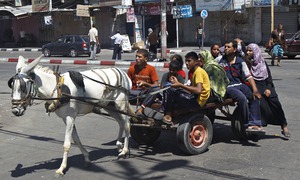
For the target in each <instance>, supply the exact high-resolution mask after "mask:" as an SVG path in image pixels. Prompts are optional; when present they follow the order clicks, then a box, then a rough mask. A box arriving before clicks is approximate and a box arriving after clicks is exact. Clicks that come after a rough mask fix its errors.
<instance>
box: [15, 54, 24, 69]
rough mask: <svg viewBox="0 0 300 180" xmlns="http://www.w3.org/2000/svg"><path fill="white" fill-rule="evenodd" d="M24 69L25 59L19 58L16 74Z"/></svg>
mask: <svg viewBox="0 0 300 180" xmlns="http://www.w3.org/2000/svg"><path fill="white" fill-rule="evenodd" d="M23 67H25V59H24V57H23V56H19V59H18V64H17V66H16V73H18V72H20V71H21V69H22V68H23Z"/></svg>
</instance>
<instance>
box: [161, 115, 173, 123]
mask: <svg viewBox="0 0 300 180" xmlns="http://www.w3.org/2000/svg"><path fill="white" fill-rule="evenodd" d="M162 121H163V122H164V123H166V124H172V117H171V116H170V115H168V114H167V115H165V116H164V118H163V119H162Z"/></svg>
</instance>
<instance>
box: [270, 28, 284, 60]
mask: <svg viewBox="0 0 300 180" xmlns="http://www.w3.org/2000/svg"><path fill="white" fill-rule="evenodd" d="M284 35H285V31H284V30H283V26H282V24H278V27H277V29H274V31H272V33H271V37H270V40H269V46H270V47H271V48H272V49H273V51H272V61H271V65H272V66H274V60H275V58H276V57H277V66H281V65H280V60H281V58H282V57H283V52H284V51H283V48H284V46H285V38H284Z"/></svg>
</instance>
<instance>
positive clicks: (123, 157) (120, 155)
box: [118, 153, 127, 160]
mask: <svg viewBox="0 0 300 180" xmlns="http://www.w3.org/2000/svg"><path fill="white" fill-rule="evenodd" d="M126 157H127V154H125V153H120V154H119V155H118V160H119V159H121V158H122V159H126Z"/></svg>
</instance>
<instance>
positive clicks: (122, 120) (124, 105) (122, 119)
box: [115, 101, 133, 158]
mask: <svg viewBox="0 0 300 180" xmlns="http://www.w3.org/2000/svg"><path fill="white" fill-rule="evenodd" d="M120 102H121V103H119V104H118V103H115V107H116V109H118V110H120V111H123V112H127V113H129V114H131V113H133V110H132V109H130V108H131V106H130V105H129V103H128V101H120ZM115 116H119V117H115V118H117V119H116V120H117V121H118V123H119V127H120V129H119V136H118V141H117V146H118V143H120V142H121V140H122V134H123V132H124V131H125V138H124V146H123V148H122V149H120V151H119V152H120V153H119V155H118V158H121V157H124V156H126V154H128V152H129V148H128V146H129V134H130V121H129V118H128V117H127V116H126V115H121V114H116V113H115Z"/></svg>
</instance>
